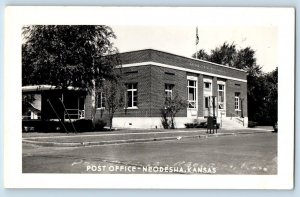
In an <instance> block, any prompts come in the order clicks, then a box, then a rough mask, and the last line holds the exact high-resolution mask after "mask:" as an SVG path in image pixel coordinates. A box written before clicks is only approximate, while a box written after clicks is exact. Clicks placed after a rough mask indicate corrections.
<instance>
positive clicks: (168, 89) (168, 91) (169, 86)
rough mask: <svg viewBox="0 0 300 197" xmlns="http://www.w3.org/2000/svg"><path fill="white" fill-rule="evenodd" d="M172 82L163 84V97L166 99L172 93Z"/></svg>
mask: <svg viewBox="0 0 300 197" xmlns="http://www.w3.org/2000/svg"><path fill="white" fill-rule="evenodd" d="M173 87H174V85H173V84H165V97H166V99H171V98H172V94H173Z"/></svg>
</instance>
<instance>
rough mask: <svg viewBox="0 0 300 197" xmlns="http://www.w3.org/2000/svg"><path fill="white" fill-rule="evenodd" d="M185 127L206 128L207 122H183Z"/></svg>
mask: <svg viewBox="0 0 300 197" xmlns="http://www.w3.org/2000/svg"><path fill="white" fill-rule="evenodd" d="M184 125H185V128H206V127H207V123H206V122H200V123H197V122H195V123H185V124H184Z"/></svg>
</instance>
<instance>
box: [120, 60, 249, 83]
mask: <svg viewBox="0 0 300 197" xmlns="http://www.w3.org/2000/svg"><path fill="white" fill-rule="evenodd" d="M146 65H154V66H159V67H164V68H170V69H175V70H181V71H186V72H191V73H196V74H203V75H208V76H212V77H219V78H223V79H231V80H235V81H241V82H245V83H247V80H244V79H238V78H235V77H227V76H224V75H217V74H212V73H208V72H203V71H198V70H193V69H188V68H182V67H178V66H172V65H168V64H162V63H157V62H139V63H132V64H123V65H122V67H123V68H127V67H137V66H146Z"/></svg>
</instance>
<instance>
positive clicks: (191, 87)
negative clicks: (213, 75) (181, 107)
mask: <svg viewBox="0 0 300 197" xmlns="http://www.w3.org/2000/svg"><path fill="white" fill-rule="evenodd" d="M187 88H188V107H189V108H196V106H197V105H196V96H197V95H196V90H197V81H195V80H188V86H187Z"/></svg>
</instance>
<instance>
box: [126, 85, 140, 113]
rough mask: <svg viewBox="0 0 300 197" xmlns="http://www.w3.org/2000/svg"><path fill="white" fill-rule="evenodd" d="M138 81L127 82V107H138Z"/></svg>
mask: <svg viewBox="0 0 300 197" xmlns="http://www.w3.org/2000/svg"><path fill="white" fill-rule="evenodd" d="M137 99H138V96H137V83H129V84H127V107H128V108H136V107H137Z"/></svg>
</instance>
